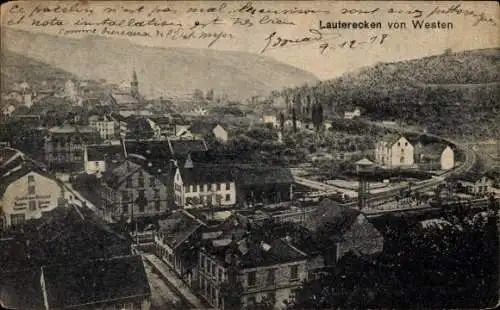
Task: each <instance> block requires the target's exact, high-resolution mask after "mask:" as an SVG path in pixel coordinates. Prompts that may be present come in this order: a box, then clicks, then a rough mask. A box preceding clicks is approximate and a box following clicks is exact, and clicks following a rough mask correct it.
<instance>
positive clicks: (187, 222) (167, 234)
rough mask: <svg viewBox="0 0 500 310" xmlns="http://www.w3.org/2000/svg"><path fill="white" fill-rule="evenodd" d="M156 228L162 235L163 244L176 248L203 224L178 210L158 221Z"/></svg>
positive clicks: (183, 211)
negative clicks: (157, 227)
mask: <svg viewBox="0 0 500 310" xmlns="http://www.w3.org/2000/svg"><path fill="white" fill-rule="evenodd" d="M158 226H159V231H160V232H161V233H163V242H164V243H166V244H168V245H170V246H171V247H172V248H177V247H179V246H180V245H181V244H182V243H183V242H184V241H186V240H187V239H188V238H189V237H190V236H191V235H192V234H193V233H194V232H195V231H196V230H198V229H199V228H200V227H202V226H205V224H204V223H203V222H201V221H200V220H198V219H196V218H195V217H194V216H193V215H191V214H189V213H188V212H187V211H185V210H180V211H177V212H174V213H173V214H172V215H170V216H169V217H168V218H166V219H165V220H160V221H159V222H158Z"/></svg>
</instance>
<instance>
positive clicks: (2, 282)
mask: <svg viewBox="0 0 500 310" xmlns="http://www.w3.org/2000/svg"><path fill="white" fill-rule="evenodd" d="M40 275H41V272H40V268H30V269H25V270H20V271H15V272H5V273H3V272H2V271H1V270H0V307H1V308H2V309H19V310H21V309H44V305H43V295H42V290H41V285H40Z"/></svg>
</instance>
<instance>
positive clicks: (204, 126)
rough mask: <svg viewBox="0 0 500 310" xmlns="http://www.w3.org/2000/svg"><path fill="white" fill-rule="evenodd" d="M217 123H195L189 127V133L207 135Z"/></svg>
mask: <svg viewBox="0 0 500 310" xmlns="http://www.w3.org/2000/svg"><path fill="white" fill-rule="evenodd" d="M217 125H219V123H216V122H195V123H194V124H192V125H191V126H190V127H189V131H191V132H192V133H196V134H201V135H207V134H210V133H211V132H212V130H214V128H215V127H217Z"/></svg>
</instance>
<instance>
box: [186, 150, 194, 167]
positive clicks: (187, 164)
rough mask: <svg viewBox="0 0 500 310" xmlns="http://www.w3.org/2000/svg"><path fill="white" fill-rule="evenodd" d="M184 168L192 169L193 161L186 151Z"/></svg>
mask: <svg viewBox="0 0 500 310" xmlns="http://www.w3.org/2000/svg"><path fill="white" fill-rule="evenodd" d="M184 168H186V169H193V168H194V164H193V161H192V160H191V153H188V155H187V158H186V163H185V164H184Z"/></svg>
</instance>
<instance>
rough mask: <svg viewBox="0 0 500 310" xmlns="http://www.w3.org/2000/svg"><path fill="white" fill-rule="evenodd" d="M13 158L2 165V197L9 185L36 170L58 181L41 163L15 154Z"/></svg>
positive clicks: (0, 172)
mask: <svg viewBox="0 0 500 310" xmlns="http://www.w3.org/2000/svg"><path fill="white" fill-rule="evenodd" d="M12 158H13V160H11V161H7V162H5V163H4V165H1V166H0V197H2V196H3V194H4V193H5V190H6V189H7V187H8V186H9V185H10V184H11V183H12V182H14V181H16V180H18V179H19V178H21V177H23V176H25V175H26V174H28V173H30V172H36V173H38V174H40V175H42V176H44V177H46V178H49V179H52V180H54V181H57V180H56V178H55V177H54V176H52V175H50V174H49V173H48V172H47V170H46V168H45V167H44V166H42V165H41V164H40V163H38V162H35V161H33V160H31V159H29V158H28V159H27V158H25V157H24V155H23V156H17V155H15V156H14V157H12Z"/></svg>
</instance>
